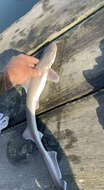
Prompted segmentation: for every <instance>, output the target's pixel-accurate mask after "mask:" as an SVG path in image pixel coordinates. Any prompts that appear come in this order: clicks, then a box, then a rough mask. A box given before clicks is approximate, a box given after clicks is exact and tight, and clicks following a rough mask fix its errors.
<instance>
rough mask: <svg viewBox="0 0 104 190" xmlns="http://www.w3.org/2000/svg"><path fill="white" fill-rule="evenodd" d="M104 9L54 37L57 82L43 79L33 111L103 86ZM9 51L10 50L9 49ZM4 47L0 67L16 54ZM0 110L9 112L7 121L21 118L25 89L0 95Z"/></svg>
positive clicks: (23, 115)
mask: <svg viewBox="0 0 104 190" xmlns="http://www.w3.org/2000/svg"><path fill="white" fill-rule="evenodd" d="M103 23H104V9H102V10H100V11H99V12H97V13H96V14H95V15H93V16H92V17H90V18H89V19H87V20H86V21H84V22H83V23H81V24H80V25H78V26H76V27H75V28H73V29H72V30H70V31H69V32H67V33H65V34H64V35H63V36H62V37H60V38H59V39H57V40H56V43H57V46H58V52H57V57H56V61H55V64H54V65H53V69H54V70H55V71H56V72H57V73H58V74H59V77H60V81H59V83H58V84H54V83H52V82H47V85H46V87H45V89H44V92H43V94H42V95H41V98H40V107H39V110H38V112H37V114H40V113H43V112H45V111H47V110H50V109H52V108H54V107H56V106H59V105H61V104H64V103H65V102H69V101H72V100H74V99H76V98H79V97H81V96H83V95H86V94H88V93H90V92H92V91H93V90H94V91H96V90H98V89H100V88H103V86H104V65H103V64H104V37H103V36H104V25H103ZM10 52H11V53H10ZM18 53H19V52H18V51H16V50H8V51H6V52H4V53H3V54H1V56H0V57H1V59H0V67H1V68H3V67H4V65H6V64H7V63H8V60H9V59H10V57H11V56H12V55H14V54H18ZM0 111H1V112H4V113H6V114H7V115H8V114H9V116H10V118H11V123H12V124H13V123H18V122H21V121H23V120H24V119H25V92H24V91H23V90H22V88H19V87H18V88H15V89H14V90H13V91H12V90H11V91H10V92H9V93H6V94H5V96H3V97H0Z"/></svg>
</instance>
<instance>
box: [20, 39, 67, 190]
mask: <svg viewBox="0 0 104 190" xmlns="http://www.w3.org/2000/svg"><path fill="white" fill-rule="evenodd" d="M56 52H57V46H56V43H55V42H52V43H51V44H50V45H48V46H47V47H46V48H45V50H44V51H43V55H42V58H41V59H40V62H39V63H38V64H37V66H36V67H37V68H38V69H39V70H40V71H41V73H42V74H41V76H39V77H36V78H31V79H30V80H29V81H27V82H26V83H25V84H24V85H23V87H24V88H25V90H26V91H27V97H26V118H27V128H26V129H25V131H24V133H23V137H24V138H25V139H31V140H32V141H33V142H35V144H36V145H37V147H38V150H39V151H40V153H41V155H42V157H43V159H44V161H45V164H46V166H47V168H48V171H49V173H50V175H51V177H52V180H53V182H54V185H55V186H56V188H57V189H58V190H66V188H67V183H66V181H64V180H63V179H62V174H61V171H60V168H59V165H58V162H57V153H56V152H55V151H46V149H45V148H44V145H43V143H42V141H41V139H42V137H43V134H42V133H41V132H39V131H38V129H37V123H36V117H35V111H36V109H38V107H39V97H40V95H41V93H42V91H43V89H44V87H45V84H46V81H47V80H51V81H54V82H58V81H59V77H58V75H57V74H56V73H55V71H53V70H52V69H51V66H52V64H53V63H54V60H55V57H56Z"/></svg>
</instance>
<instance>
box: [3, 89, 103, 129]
mask: <svg viewBox="0 0 104 190" xmlns="http://www.w3.org/2000/svg"><path fill="white" fill-rule="evenodd" d="M102 90H104V87H103V88H99V89H96V90H93V91H91V92H89V93H87V94H85V95H82V96H80V97H78V98H75V99H74V100H70V101H68V102H65V103H63V104H60V105H58V106H55V107H54V108H51V109H48V110H47V111H44V112H42V113H40V114H36V116H37V117H39V116H42V115H44V114H46V113H48V112H51V111H54V110H56V109H58V108H60V107H62V106H65V105H67V104H71V103H75V102H77V101H80V100H83V99H84V98H88V97H90V96H94V95H95V94H96V93H98V92H100V91H102ZM24 122H26V119H25V120H23V121H21V122H17V123H15V125H9V126H8V128H6V129H4V131H7V129H9V128H12V127H16V126H17V125H19V124H21V123H24Z"/></svg>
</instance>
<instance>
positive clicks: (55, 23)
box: [0, 0, 104, 53]
mask: <svg viewBox="0 0 104 190" xmlns="http://www.w3.org/2000/svg"><path fill="white" fill-rule="evenodd" d="M100 5H101V6H104V1H103V0H88V1H86V0H80V1H79V0H77V1H74V0H70V1H67V0H64V1H61V2H60V0H53V1H51V0H41V1H40V2H39V3H37V4H36V5H35V6H34V7H33V8H32V9H31V11H30V12H28V13H27V14H26V15H25V16H23V17H22V18H20V19H19V20H17V21H16V22H15V23H14V24H13V25H12V26H10V27H9V28H8V29H7V30H6V31H5V32H3V33H2V34H1V36H0V39H1V40H0V52H1V53H2V52H3V51H4V50H7V49H11V48H12V49H16V50H18V51H23V52H25V53H26V52H28V51H30V50H32V49H34V47H37V46H39V45H40V44H42V43H43V42H44V41H45V40H47V39H48V38H51V36H56V33H57V32H60V31H61V30H63V28H65V27H67V26H68V25H70V24H72V25H73V23H74V24H75V23H76V21H77V20H78V19H79V18H80V17H83V15H85V16H84V17H86V16H87V12H88V13H89V12H90V9H91V10H92V12H93V11H95V9H94V8H95V7H96V6H98V9H99V7H100Z"/></svg>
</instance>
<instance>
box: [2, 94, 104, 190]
mask: <svg viewBox="0 0 104 190" xmlns="http://www.w3.org/2000/svg"><path fill="white" fill-rule="evenodd" d="M103 110H104V90H103V91H100V92H98V93H96V94H94V95H93V96H89V97H87V98H84V99H82V100H80V101H76V102H75V103H71V104H66V105H65V106H61V107H60V108H57V109H55V110H53V111H50V112H48V113H46V114H43V115H41V116H40V117H38V120H37V123H38V128H39V130H40V131H41V132H43V133H44V138H43V140H42V141H43V143H44V145H45V147H46V148H47V149H48V150H55V151H57V153H58V162H59V166H60V169H61V171H62V175H63V178H64V179H65V180H66V181H67V182H68V189H70V190H73V189H77V190H81V189H86V190H92V189H95V190H98V189H100V190H103V189H104V159H103V158H104V150H103V147H104V131H103V129H104V119H103ZM25 127H26V123H23V124H20V125H18V126H17V127H14V128H12V129H8V130H7V131H6V130H5V131H4V132H3V134H2V135H1V136H0V155H1V156H0V171H1V172H0V181H1V183H0V188H1V189H3V190H9V189H16V188H18V190H21V189H23V190H28V189H36V190H41V189H43V190H55V188H54V186H53V184H52V181H51V179H50V178H49V174H48V173H47V169H46V168H45V166H44V163H43V161H42V158H41V156H40V154H39V152H38V150H37V149H36V147H35V145H33V144H32V143H31V142H30V141H25V140H23V139H22V133H23V131H24V128H25ZM102 128H103V129H102ZM27 171H28V172H27Z"/></svg>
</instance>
